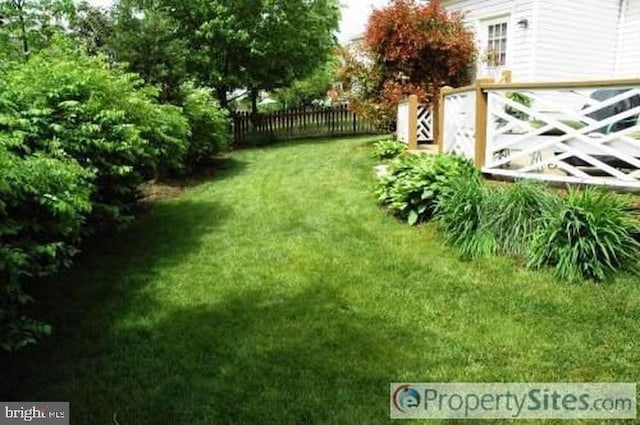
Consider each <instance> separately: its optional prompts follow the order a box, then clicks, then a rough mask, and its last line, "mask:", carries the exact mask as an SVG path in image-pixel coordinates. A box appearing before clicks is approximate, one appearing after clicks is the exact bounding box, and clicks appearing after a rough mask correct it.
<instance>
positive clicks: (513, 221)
mask: <svg viewBox="0 0 640 425" xmlns="http://www.w3.org/2000/svg"><path fill="white" fill-rule="evenodd" d="M557 200H558V198H557V197H556V196H554V195H552V194H551V193H550V192H549V191H547V190H546V189H545V187H544V186H543V185H541V184H539V183H537V182H531V181H525V180H521V181H519V182H516V183H515V184H514V185H510V186H506V187H504V188H496V189H493V190H491V192H490V195H489V198H488V203H489V205H488V206H487V209H488V211H489V212H490V213H489V214H487V219H488V225H489V227H490V230H491V232H492V233H493V234H494V236H495V239H496V242H497V244H498V250H499V251H500V252H502V253H504V254H511V255H516V256H524V255H525V253H526V251H527V249H528V246H529V244H530V242H531V237H532V235H533V233H534V232H535V230H536V228H537V226H538V225H539V220H540V217H542V216H543V214H544V213H545V212H546V211H549V209H550V208H552V206H553V205H554V202H557Z"/></svg>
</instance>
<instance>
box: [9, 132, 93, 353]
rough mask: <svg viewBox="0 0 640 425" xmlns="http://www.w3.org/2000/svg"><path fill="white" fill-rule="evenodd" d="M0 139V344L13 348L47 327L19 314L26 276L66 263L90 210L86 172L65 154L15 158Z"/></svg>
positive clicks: (24, 297) (43, 273)
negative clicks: (22, 286)
mask: <svg viewBox="0 0 640 425" xmlns="http://www.w3.org/2000/svg"><path fill="white" fill-rule="evenodd" d="M1 141H2V142H4V143H0V345H1V346H2V348H3V349H4V350H8V351H14V350H17V349H19V348H21V347H23V346H25V345H27V344H31V343H35V342H36V339H37V338H38V337H39V336H41V335H42V334H45V333H47V332H48V331H49V327H48V326H47V325H44V324H42V323H39V322H37V321H35V320H33V319H29V318H27V317H26V316H25V315H24V314H22V313H21V306H22V305H24V304H26V303H28V302H29V301H31V297H29V296H28V295H26V294H25V293H24V292H23V291H22V289H21V284H22V282H23V280H24V279H25V278H29V277H42V276H48V275H51V274H54V273H56V272H58V271H59V270H60V269H61V268H62V267H66V266H68V265H69V264H70V261H71V257H73V255H75V254H76V252H77V249H76V248H75V247H76V246H77V243H78V240H79V238H80V235H81V231H82V225H83V223H84V221H85V218H86V216H87V215H88V214H89V212H90V210H91V204H90V202H89V198H90V195H91V192H92V185H91V184H90V183H89V181H90V180H91V178H92V177H93V176H92V175H91V173H89V172H88V171H87V170H85V169H83V168H82V167H80V165H79V164H78V163H77V162H76V161H74V160H72V159H70V158H67V157H65V156H64V155H62V154H60V153H58V156H59V157H58V158H49V157H46V156H43V155H42V154H36V155H32V156H27V157H24V158H20V157H18V156H16V155H13V154H11V153H9V152H7V150H6V149H5V147H4V144H10V143H9V142H10V140H9V139H8V138H6V137H5V138H4V139H2V140H1Z"/></svg>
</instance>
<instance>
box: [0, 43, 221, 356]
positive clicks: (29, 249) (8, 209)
mask: <svg viewBox="0 0 640 425" xmlns="http://www.w3.org/2000/svg"><path fill="white" fill-rule="evenodd" d="M2 77H3V78H2V79H1V80H0V236H1V239H0V279H1V280H0V296H1V298H0V326H1V330H0V338H2V339H1V340H0V344H1V346H2V348H4V349H5V350H17V349H19V348H21V347H23V346H24V345H26V344H30V343H34V342H35V341H36V340H37V338H38V336H39V335H42V334H43V333H46V331H47V330H48V327H47V326H46V325H44V324H41V323H38V322H37V321H34V320H33V319H30V318H28V317H26V316H24V314H23V313H22V312H21V311H22V308H21V306H22V305H24V304H25V303H27V302H29V301H30V300H31V299H30V297H29V296H28V295H26V294H25V293H24V292H23V291H22V289H21V288H22V286H23V283H24V281H25V280H26V279H29V278H32V277H42V276H49V275H52V274H55V273H57V272H59V271H60V269H61V268H63V267H67V266H69V265H70V263H71V258H72V257H73V255H74V254H75V253H76V252H77V247H78V246H79V244H80V241H81V239H82V237H83V236H86V235H87V234H91V233H96V230H100V229H104V228H110V227H112V226H116V225H121V224H123V223H126V222H128V221H129V220H130V219H131V218H132V217H133V209H134V207H135V204H136V202H137V200H138V199H139V189H138V188H139V186H140V184H141V183H142V182H143V181H144V180H145V179H150V178H154V177H155V178H158V177H164V176H170V175H175V174H182V173H185V172H187V171H188V170H190V169H191V168H192V167H194V166H195V165H197V163H198V162H200V161H204V160H206V159H207V158H208V157H209V156H211V155H213V154H214V153H216V152H218V151H219V150H221V149H224V148H225V147H226V146H227V142H228V137H229V135H228V127H227V122H226V115H225V113H224V112H222V111H221V109H220V108H219V107H218V105H217V103H215V102H214V101H213V99H211V96H210V95H208V93H207V92H206V90H204V89H195V88H190V91H189V92H188V93H187V95H186V96H185V102H184V105H183V106H184V112H183V108H182V107H178V106H173V105H162V104H159V103H158V101H157V95H158V90H157V89H156V88H154V87H149V86H146V85H145V84H144V81H142V80H141V79H140V78H139V77H138V76H137V75H136V74H131V73H127V72H125V71H123V70H122V69H120V68H118V67H113V66H112V65H110V64H108V63H107V61H106V60H105V59H104V58H101V57H89V56H87V55H86V54H84V53H82V52H80V51H78V50H76V49H74V48H71V47H69V46H66V45H64V44H63V43H58V45H56V46H55V47H53V48H50V49H48V50H44V51H42V52H40V53H38V54H34V55H33V56H32V57H30V59H29V60H28V61H26V62H24V63H21V64H15V66H12V67H11V68H10V69H7V70H6V72H5V73H4V74H3V75H2ZM192 136H193V137H192Z"/></svg>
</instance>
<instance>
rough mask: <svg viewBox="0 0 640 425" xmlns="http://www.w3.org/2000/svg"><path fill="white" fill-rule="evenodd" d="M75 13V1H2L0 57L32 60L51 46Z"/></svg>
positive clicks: (0, 10) (0, 2)
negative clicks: (55, 36) (65, 23)
mask: <svg viewBox="0 0 640 425" xmlns="http://www.w3.org/2000/svg"><path fill="white" fill-rule="evenodd" d="M74 14H75V4H74V2H73V0H0V55H2V57H3V58H4V59H5V60H7V59H15V58H28V57H29V55H30V54H31V52H33V51H38V50H40V49H42V48H44V47H46V46H47V45H49V43H50V41H51V39H52V38H53V36H54V35H55V34H56V33H59V32H61V31H62V30H63V23H64V21H65V20H69V19H70V18H72V17H73V16H74Z"/></svg>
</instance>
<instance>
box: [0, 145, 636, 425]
mask: <svg viewBox="0 0 640 425" xmlns="http://www.w3.org/2000/svg"><path fill="white" fill-rule="evenodd" d="M371 141H372V139H371V138H369V139H362V138H361V139H355V140H354V139H351V140H332V141H314V142H298V143H289V144H284V145H279V146H276V147H271V148H265V149H255V150H245V151H239V152H235V153H234V154H233V158H232V159H231V160H229V161H228V163H227V168H226V169H225V170H224V171H222V172H219V173H217V174H216V175H215V176H214V177H213V178H211V179H210V180H208V181H206V182H203V183H200V184H199V185H197V186H195V187H193V188H192V189H190V190H189V191H188V192H187V193H186V194H185V195H184V196H182V197H181V198H179V199H174V200H170V201H163V202H159V203H157V204H156V205H155V207H154V208H153V210H152V211H151V212H150V213H148V214H146V215H144V216H143V217H142V218H141V219H139V220H138V221H137V222H135V223H134V224H133V225H132V226H131V227H130V228H129V229H127V230H126V231H124V232H122V233H120V234H115V235H112V236H110V237H109V238H107V239H106V240H101V241H100V243H99V244H98V245H97V246H95V247H92V248H91V249H89V250H87V251H88V252H87V253H86V254H85V255H83V256H81V257H80V258H79V259H78V261H77V264H76V266H75V267H74V268H73V269H72V270H71V271H69V272H67V273H66V274H65V276H64V277H63V278H61V279H58V280H56V281H51V282H46V285H42V289H39V290H38V291H36V297H37V299H39V300H40V305H39V313H38V314H39V315H40V317H43V318H45V319H46V320H48V321H49V322H50V323H52V324H53V325H54V327H55V334H54V335H53V336H52V337H51V338H49V339H48V340H47V341H46V342H45V343H43V344H42V345H40V346H38V347H33V348H29V349H27V350H25V351H23V352H20V353H19V354H18V355H17V356H14V357H13V358H9V357H7V356H4V357H3V358H2V365H3V370H2V376H3V378H4V377H6V379H3V380H2V386H1V387H0V399H5V400H7V399H18V400H59V401H70V402H71V409H72V412H73V413H72V422H74V423H91V424H113V423H115V422H114V415H116V418H115V419H116V420H117V422H119V423H120V424H122V425H125V424H127V425H128V424H169V423H171V424H205V423H207V424H214V423H243V424H244V423H255V424H265V423H301V424H321V423H322V424H324V423H329V424H355V423H387V422H390V421H389V419H388V417H389V401H388V400H389V394H388V392H389V383H390V382H392V381H413V382H476V381H478V382H496V381H504V382H562V381H577V382H581V381H590V382H616V381H623V382H637V381H638V380H639V378H638V377H639V376H640V284H639V283H638V282H637V281H636V280H634V279H632V278H626V277H623V278H619V279H618V280H616V281H614V282H607V283H605V284H601V285H592V284H584V285H568V284H565V283H562V282H558V281H555V280H554V279H553V278H552V276H551V274H550V273H548V274H545V273H534V272H529V271H526V270H524V269H522V268H520V267H518V266H516V265H513V264H512V262H511V261H510V260H508V259H501V258H499V259H495V258H494V259H487V260H485V261H476V262H465V261H461V260H460V259H459V258H458V255H457V254H456V252H455V251H454V250H451V249H449V248H446V247H444V246H443V244H442V242H441V240H440V239H439V237H438V234H437V232H436V230H435V227H434V226H433V225H427V226H423V227H420V228H410V227H408V226H407V225H405V224H403V223H401V222H399V221H397V220H395V219H394V218H392V217H390V216H388V215H387V214H385V212H384V211H382V210H381V209H379V208H378V207H377V206H376V205H375V199H374V197H373V195H372V192H371V189H372V185H373V184H374V178H375V177H374V174H373V169H372V167H373V165H374V164H373V160H372V159H370V152H371ZM431 423H437V422H431ZM483 423H489V422H483ZM536 423H538V422H536Z"/></svg>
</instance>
